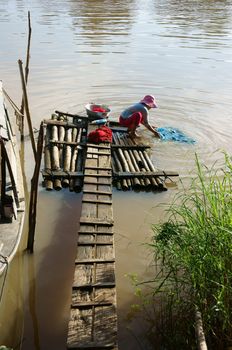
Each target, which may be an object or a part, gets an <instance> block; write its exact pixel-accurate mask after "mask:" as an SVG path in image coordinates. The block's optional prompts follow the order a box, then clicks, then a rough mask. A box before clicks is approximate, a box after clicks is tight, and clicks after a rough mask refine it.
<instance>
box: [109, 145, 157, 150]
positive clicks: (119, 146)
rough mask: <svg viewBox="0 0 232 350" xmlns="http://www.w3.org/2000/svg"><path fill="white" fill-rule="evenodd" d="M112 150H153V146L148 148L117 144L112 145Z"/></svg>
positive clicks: (145, 146)
mask: <svg viewBox="0 0 232 350" xmlns="http://www.w3.org/2000/svg"><path fill="white" fill-rule="evenodd" d="M111 148H112V149H113V150H114V149H118V148H122V149H129V150H138V149H139V150H145V149H148V148H151V146H147V145H116V144H112V145H111Z"/></svg>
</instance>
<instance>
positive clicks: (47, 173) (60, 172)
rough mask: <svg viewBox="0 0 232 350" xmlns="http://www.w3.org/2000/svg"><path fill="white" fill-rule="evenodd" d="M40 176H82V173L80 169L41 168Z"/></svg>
mask: <svg viewBox="0 0 232 350" xmlns="http://www.w3.org/2000/svg"><path fill="white" fill-rule="evenodd" d="M42 176H43V177H45V178H46V177H52V178H58V177H65V178H67V177H68V178H69V177H84V174H83V172H82V171H63V170H45V169H44V170H42Z"/></svg>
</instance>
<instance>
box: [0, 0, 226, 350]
mask: <svg viewBox="0 0 232 350" xmlns="http://www.w3.org/2000/svg"><path fill="white" fill-rule="evenodd" d="M28 10H30V12H31V22H32V42H31V60H30V75H29V83H28V90H29V101H30V111H31V115H32V118H33V125H34V127H35V128H38V127H39V124H40V121H41V120H42V119H44V118H49V117H50V115H51V113H53V112H54V110H56V109H58V110H61V111H62V110H63V111H66V112H70V113H83V112H84V106H85V104H86V103H88V102H91V101H94V102H103V103H106V104H108V105H109V106H110V107H111V108H112V113H111V118H112V119H114V120H117V118H118V115H119V113H120V111H121V110H122V109H123V108H124V107H126V106H128V104H131V103H134V102H137V101H138V100H139V99H140V98H142V97H143V96H144V95H145V94H154V95H155V96H156V98H157V102H158V105H159V108H158V109H157V110H153V111H151V120H152V122H153V123H154V124H156V125H158V126H173V127H177V128H180V129H181V130H183V131H184V132H185V133H186V134H187V135H189V136H191V137H193V138H194V139H195V140H196V143H195V144H194V145H187V144H181V143H174V142H161V141H159V140H156V139H154V138H153V137H152V136H151V135H150V134H149V132H147V131H144V129H143V127H141V128H140V129H141V130H140V131H139V133H140V134H141V135H143V140H144V142H146V143H148V144H149V145H151V146H152V149H151V157H152V159H153V162H154V164H155V165H156V166H157V167H158V168H161V169H165V170H173V171H178V172H179V174H180V179H181V180H182V181H184V182H185V183H188V182H189V180H190V178H191V176H192V173H193V172H194V155H195V153H197V154H198V155H199V158H200V159H201V161H202V162H203V164H205V165H207V166H209V167H210V166H212V164H214V163H215V162H216V161H218V163H217V165H216V166H218V167H219V166H220V163H221V160H222V154H221V153H220V151H218V150H226V151H227V152H229V153H230V152H231V151H232V146H231V120H232V116H231V110H232V102H231V92H232V83H231V81H232V73H231V71H232V70H231V62H232V17H231V10H232V1H231V0H228V1H226V0H224V1H214V2H212V1H201V2H199V1H195V0H194V1H191V2H190V1H187V0H182V1H175V0H173V1H172V0H157V1H153V0H143V1H141V0H128V1H126V2H125V1H121V0H117V1H115V0H114V1H113V0H104V1H102V0H101V1H100V0H99V1H94V0H86V1H79V0H75V1H74V0H67V1H64V0H56V1H54V0H50V1H47V0H0V37H1V50H0V51H1V55H0V79H2V80H3V83H4V86H5V89H6V90H7V92H8V94H9V95H10V96H11V97H12V98H13V99H14V101H15V102H16V103H17V104H19V105H20V100H21V85H20V78H19V73H18V65H17V60H18V59H19V58H21V59H22V60H23V61H24V60H25V52H26V42H27V11H28ZM24 164H25V173H26V182H27V184H28V187H29V184H30V177H31V175H32V172H33V157H32V151H31V148H30V143H29V139H28V137H26V139H25V160H24ZM178 188H180V181H179V182H178V183H177V186H172V187H170V188H169V190H168V191H167V192H162V193H144V192H142V193H131V192H118V191H116V190H115V191H114V193H113V209H114V218H115V248H116V278H117V303H118V319H119V348H120V349H121V350H124V349H128V350H130V349H133V350H137V349H138V350H139V349H148V348H149V347H148V345H146V342H145V340H144V338H143V333H144V328H145V325H144V324H143V323H142V322H141V320H140V321H136V320H135V321H134V322H132V323H131V324H129V323H128V322H127V321H126V315H127V313H128V312H129V310H130V305H131V304H132V303H133V302H134V301H135V299H134V295H133V288H132V286H131V282H130V279H129V278H128V274H130V273H137V274H138V276H139V277H140V278H146V277H147V276H150V275H151V274H152V268H151V266H150V263H151V261H152V253H151V252H149V251H148V250H147V248H146V247H145V246H144V244H143V243H144V242H149V241H150V239H151V236H152V231H151V224H152V223H156V222H158V221H159V220H160V219H162V218H163V217H164V206H162V205H161V204H168V203H170V202H171V200H172V197H173V196H174V195H175V194H176V193H177V191H178ZM80 203H81V194H73V193H69V192H68V191H66V190H63V191H61V192H52V193H48V192H46V191H45V190H44V189H43V188H42V187H41V186H40V189H39V202H38V221H37V231H36V241H35V252H34V254H33V255H32V256H30V255H27V254H24V253H20V254H18V256H17V257H16V258H15V260H14V263H13V264H12V265H11V266H10V267H9V270H8V272H7V278H6V281H5V284H4V290H3V296H2V301H1V303H0V343H5V344H6V345H12V346H14V347H15V349H16V348H20V342H21V343H22V347H21V348H22V349H23V350H33V349H36V350H38V349H41V350H46V349H49V350H50V349H56V350H63V349H65V344H66V334H67V321H68V317H69V302H70V294H71V284H72V278H73V261H74V256H75V252H76V250H75V243H76V232H77V229H78V217H79V215H80ZM22 249H23V247H22ZM3 282H4V281H3V277H1V279H0V287H1V286H2V285H3ZM23 315H24V317H23ZM23 319H24V322H22V320H23ZM9 329H10V332H9ZM20 335H21V338H20Z"/></svg>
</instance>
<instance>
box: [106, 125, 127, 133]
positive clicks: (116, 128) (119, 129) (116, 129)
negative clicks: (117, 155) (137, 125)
mask: <svg viewBox="0 0 232 350" xmlns="http://www.w3.org/2000/svg"><path fill="white" fill-rule="evenodd" d="M110 129H111V130H112V131H113V132H123V133H124V132H125V133H127V131H128V128H126V127H124V126H110Z"/></svg>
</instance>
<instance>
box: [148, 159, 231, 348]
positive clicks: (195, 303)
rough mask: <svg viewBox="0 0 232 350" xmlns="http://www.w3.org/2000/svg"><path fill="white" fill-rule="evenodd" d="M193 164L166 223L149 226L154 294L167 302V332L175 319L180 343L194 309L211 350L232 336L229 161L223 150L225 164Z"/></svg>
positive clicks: (191, 323)
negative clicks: (186, 185) (192, 173)
mask: <svg viewBox="0 0 232 350" xmlns="http://www.w3.org/2000/svg"><path fill="white" fill-rule="evenodd" d="M196 166H197V176H196V178H194V179H193V180H192V182H191V185H190V188H188V189H187V190H183V191H182V192H181V193H179V194H178V195H177V196H176V198H175V199H174V202H173V204H172V205H171V206H170V207H169V208H168V210H167V221H166V222H164V223H162V224H159V225H154V226H153V231H154V238H153V241H152V243H151V245H150V246H151V247H152V249H153V251H154V255H155V260H156V263H157V265H158V266H159V272H158V273H157V276H156V277H155V279H154V281H152V286H153V287H152V288H153V297H155V298H156V300H158V299H159V300H160V303H161V304H162V305H165V307H163V306H162V318H163V319H162V320H161V323H162V322H164V321H163V320H166V321H165V322H166V323H165V322H164V327H165V328H166V331H167V328H168V330H169V331H170V328H172V327H173V322H174V334H175V336H177V335H178V334H179V335H180V339H181V340H182V341H183V334H184V337H185V341H186V342H188V334H191V336H193V334H194V333H193V329H194V310H195V309H196V307H197V309H198V310H200V312H201V314H202V319H203V324H204V330H205V334H206V339H207V342H208V344H209V346H210V348H215V349H216V348H217V349H219V348H223V347H224V346H225V343H227V344H229V343H230V342H231V340H232V312H231V307H232V162H231V160H230V158H229V156H228V155H226V154H225V162H224V165H223V168H221V169H217V170H216V169H215V168H216V167H215V166H214V167H212V168H211V169H207V168H205V167H203V166H202V165H200V162H199V160H198V158H197V157H196ZM150 282H151V281H150ZM167 314H169V316H170V317H167ZM167 320H168V321H167ZM177 325H178V327H181V328H182V330H178V331H177V328H176V327H177ZM153 326H154V325H153ZM153 328H154V327H153ZM166 331H165V332H164V333H165V336H163V338H162V339H163V341H164V338H165V337H166V338H167V339H166V342H167V344H168V334H167V332H166ZM170 336H171V337H173V333H172V334H170ZM193 338H194V336H193ZM172 340H173V339H172ZM175 346H177V345H175ZM182 346H183V345H182ZM163 348H165V346H164V343H163ZM167 348H170V349H171V347H168V346H167ZM182 348H184V347H182ZM188 348H190V345H189V344H188Z"/></svg>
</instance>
